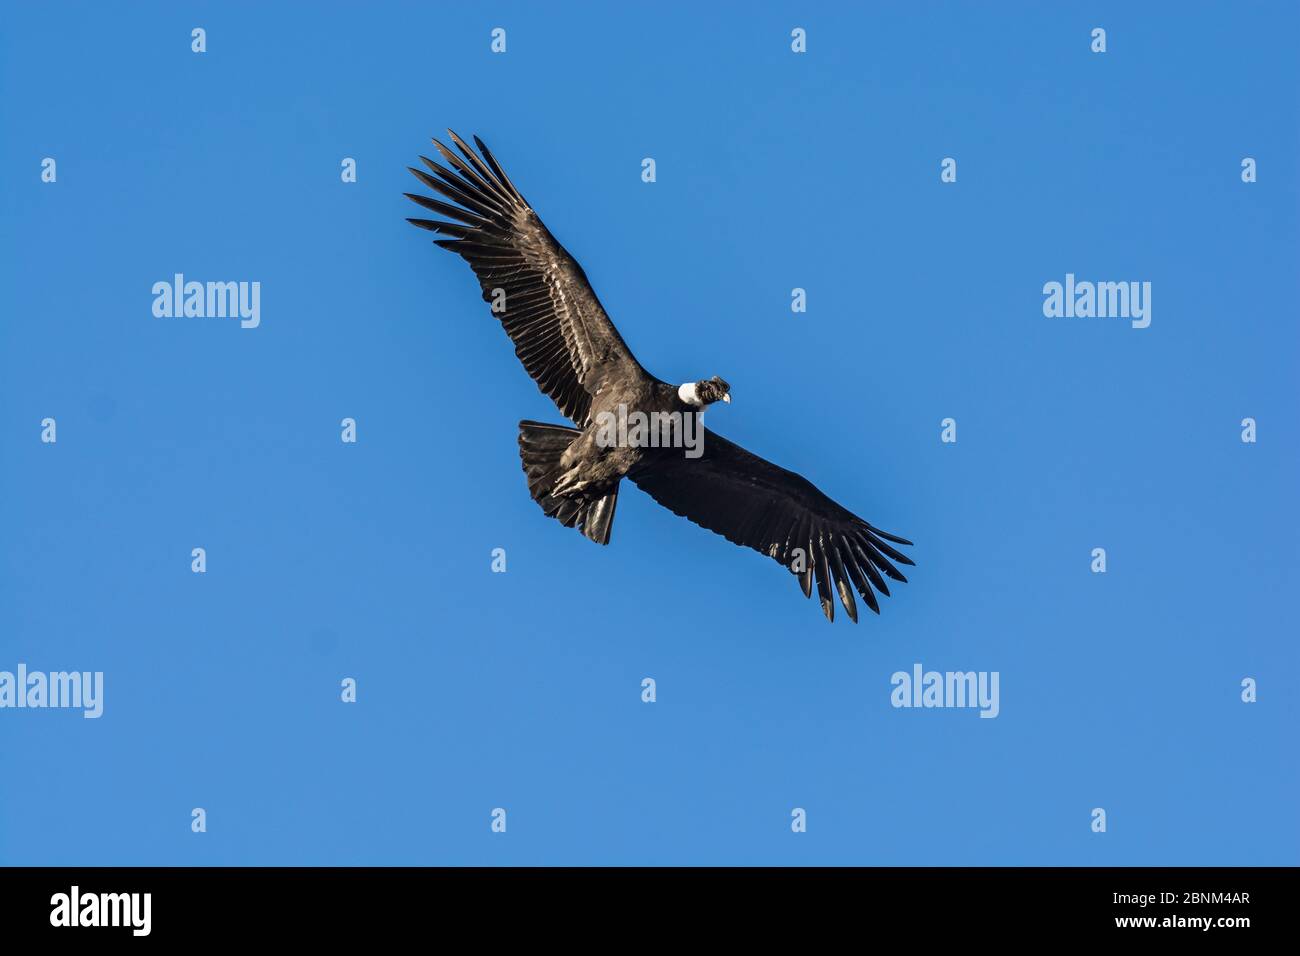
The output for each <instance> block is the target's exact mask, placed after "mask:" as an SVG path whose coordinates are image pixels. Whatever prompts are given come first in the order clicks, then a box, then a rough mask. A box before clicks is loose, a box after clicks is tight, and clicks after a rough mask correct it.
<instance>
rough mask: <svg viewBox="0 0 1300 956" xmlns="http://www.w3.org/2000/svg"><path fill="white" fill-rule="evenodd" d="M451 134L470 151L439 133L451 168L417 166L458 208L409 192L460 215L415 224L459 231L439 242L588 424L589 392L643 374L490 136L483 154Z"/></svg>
mask: <svg viewBox="0 0 1300 956" xmlns="http://www.w3.org/2000/svg"><path fill="white" fill-rule="evenodd" d="M448 133H449V135H450V136H451V141H452V142H453V143H454V144H455V145H456V148H457V149H458V150H460V152H461V155H462V156H463V157H464V158H463V159H462V158H461V156H457V155H456V154H455V153H453V152H452V151H451V150H450V149H448V148H447V147H446V146H443V145H442V143H439V142H438V141H437V140H434V141H433V142H434V145H435V146H436V147H437V148H438V152H439V153H441V154H442V156H443V158H444V159H446V160H447V162H449V163H450V164H451V166H452V168H451V169H448V168H447V167H445V166H442V165H441V164H439V163H436V162H434V161H433V160H431V159H426V158H425V157H423V156H421V157H420V160H421V161H422V162H423V163H424V164H425V165H426V166H427V167H429V170H430V171H431V172H432V173H433V174H434V175H432V176H430V175H429V173H426V172H424V171H423V170H419V169H411V172H412V173H414V174H415V176H416V178H418V179H419V180H420V182H422V183H424V185H426V186H428V187H429V188H430V189H432V190H433V191H434V192H436V193H439V194H440V195H442V196H444V197H445V198H447V199H450V200H451V201H452V202H454V203H456V205H454V206H453V205H450V204H448V203H445V202H441V201H439V200H437V199H432V198H430V197H428V196H417V195H414V194H412V193H407V194H406V195H407V196H408V197H409V198H410V199H413V200H414V201H415V202H417V203H419V204H420V205H421V206H424V207H425V208H426V209H430V210H432V211H433V212H435V213H437V214H438V215H440V216H445V217H447V218H448V219H454V220H456V221H455V222H442V221H437V220H432V219H411V220H409V222H411V223H413V224H414V225H417V226H420V227H421V228H424V229H430V230H432V231H433V232H437V233H441V234H442V235H445V236H450V237H451V238H450V239H436V240H434V241H435V242H436V243H437V244H438V245H440V246H442V247H443V248H444V249H450V250H451V251H452V252H455V253H458V254H459V255H460V256H461V257H462V258H463V259H464V260H465V261H466V262H468V263H469V264H470V267H471V268H472V269H473V270H474V273H475V275H477V276H478V280H479V285H480V286H481V287H482V290H483V299H484V301H486V302H488V303H489V304H491V305H492V306H493V312H494V314H495V315H496V316H497V317H498V318H499V319H500V320H501V324H502V325H503V326H504V327H505V330H506V334H508V335H509V336H510V338H511V340H512V341H513V342H514V344H515V354H516V355H518V356H519V360H520V361H521V362H522V363H523V365H524V368H525V369H527V370H528V374H529V375H531V376H532V377H533V380H534V381H535V382H537V387H538V388H540V389H541V390H542V392H544V393H545V394H546V395H549V396H550V397H551V399H552V400H553V401H554V402H555V404H556V405H558V406H559V408H560V411H562V412H563V413H564V414H565V415H567V416H568V417H569V418H570V419H572V420H573V421H574V422H575V423H577V424H578V425H579V426H585V425H587V424H589V422H590V412H591V398H592V396H593V395H594V394H595V393H596V391H597V390H598V389H599V388H600V387H601V383H602V382H603V381H604V380H605V379H606V378H608V377H610V376H612V375H617V374H619V373H622V374H624V375H627V374H635V373H640V374H645V373H644V371H643V370H642V369H641V366H640V365H639V364H638V363H637V361H636V359H635V358H634V357H633V355H632V352H631V351H630V350H629V349H628V347H627V345H626V344H625V343H624V341H623V338H622V336H620V335H619V334H618V329H616V328H614V324H613V323H612V322H611V321H610V320H609V316H608V315H606V314H605V310H604V308H603V307H602V306H601V304H600V300H599V299H597V298H596V293H595V291H594V290H593V289H592V288H591V284H590V283H589V282H588V281H587V276H586V274H585V273H584V272H583V271H582V267H581V266H579V265H578V263H577V262H576V261H575V260H574V258H573V257H572V256H571V255H569V254H568V252H566V251H565V250H564V247H563V246H561V245H560V244H559V243H558V242H556V241H555V237H554V236H552V235H551V233H550V231H549V230H547V228H546V226H544V225H543V224H542V220H541V219H539V218H538V217H537V213H535V212H533V210H532V207H530V206H529V205H528V203H527V201H526V200H525V199H524V197H523V196H522V195H520V193H519V190H517V189H516V188H515V185H514V183H512V182H511V181H510V178H509V177H508V176H507V175H506V174H505V173H504V172H503V171H502V169H501V167H500V165H499V164H498V163H497V161H496V158H495V157H494V156H493V155H492V153H491V152H489V150H488V148H487V147H486V146H484V145H483V142H482V140H480V139H479V138H478V137H477V136H476V137H474V142H475V144H476V145H477V146H478V148H479V151H480V152H481V153H482V154H483V155H482V158H480V157H479V156H478V155H476V154H475V152H474V151H473V150H472V149H470V148H469V146H467V145H466V144H465V143H464V141H462V140H461V138H460V137H459V136H457V135H456V134H455V133H452V132H451V131H450V130H448ZM435 177H436V178H435Z"/></svg>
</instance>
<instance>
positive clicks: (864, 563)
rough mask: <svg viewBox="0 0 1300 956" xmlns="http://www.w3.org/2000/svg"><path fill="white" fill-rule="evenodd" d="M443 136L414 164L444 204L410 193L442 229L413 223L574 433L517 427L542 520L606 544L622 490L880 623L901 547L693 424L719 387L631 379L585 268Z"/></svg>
mask: <svg viewBox="0 0 1300 956" xmlns="http://www.w3.org/2000/svg"><path fill="white" fill-rule="evenodd" d="M448 134H449V135H450V137H451V141H452V143H453V144H454V145H455V147H456V152H453V151H452V150H451V149H449V148H448V147H446V146H444V145H443V144H442V143H440V142H438V141H437V140H436V139H435V140H434V141H433V143H434V146H435V147H437V150H438V153H439V154H440V155H441V156H442V158H443V159H444V160H445V161H446V163H447V164H448V165H446V166H444V165H442V164H441V163H438V162H435V161H434V160H432V159H428V158H426V157H424V156H421V157H420V160H421V162H422V163H423V164H424V165H425V167H426V168H427V171H425V170H423V169H415V168H411V172H412V173H413V174H414V175H415V177H416V178H417V179H418V180H420V182H421V183H423V184H424V185H425V186H426V187H427V188H428V189H430V190H432V191H433V192H434V193H436V194H438V195H439V196H440V197H442V198H441V199H434V198H432V197H429V196H422V195H416V194H413V193H406V194H405V195H406V196H407V197H408V198H410V199H412V200H414V201H415V202H417V203H419V204H420V205H421V206H423V207H424V208H425V209H428V210H430V211H431V212H433V213H435V214H437V215H438V216H440V217H442V218H441V219H437V220H435V219H414V218H413V219H409V220H408V221H409V222H411V223H412V224H414V225H416V226H419V227H420V228H422V229H428V230H430V231H432V232H434V233H437V234H439V235H441V236H445V237H446V238H443V239H435V240H434V241H435V242H436V243H437V245H439V246H441V247H442V248H444V249H449V250H451V251H452V252H455V253H457V254H458V255H459V256H461V258H463V259H464V260H465V261H466V262H468V263H469V265H470V268H472V269H473V270H474V274H475V275H476V276H477V277H478V281H479V285H480V286H481V288H482V293H483V299H484V301H486V302H488V303H489V304H490V305H491V306H492V312H493V314H494V315H495V316H496V318H497V319H499V320H500V322H501V325H502V326H503V327H504V328H505V331H506V334H507V335H509V336H510V339H511V341H512V342H513V343H514V346H515V354H516V355H517V356H518V357H519V360H520V361H521V362H522V363H523V365H524V368H525V369H527V371H528V374H529V375H531V376H532V378H533V380H534V381H535V382H536V383H537V386H538V388H540V389H541V391H542V392H543V393H544V394H546V395H548V396H549V397H550V398H551V399H552V400H553V401H554V402H555V404H556V406H557V407H558V408H559V410H560V411H561V412H563V413H564V415H565V416H566V417H568V418H569V419H570V420H571V421H572V422H573V423H574V424H575V425H576V426H577V427H576V428H569V427H567V426H564V425H548V424H544V423H541V422H534V421H527V420H525V421H521V422H520V423H519V456H520V458H521V459H522V461H523V469H524V473H525V475H526V476H527V479H528V491H529V493H530V494H531V495H532V497H533V500H534V501H536V502H537V503H538V504H539V505H540V506H541V508H542V511H543V512H545V513H546V514H547V515H548V516H550V517H553V518H556V519H557V520H558V521H559V522H560V523H561V524H563V525H564V526H565V527H570V528H574V527H576V528H577V529H579V530H580V531H581V532H582V533H583V534H584V535H586V536H587V537H588V538H590V539H591V540H592V541H595V542H596V543H598V544H608V543H609V540H610V530H611V528H612V526H613V523H614V509H615V506H616V505H617V504H618V491H619V486H620V484H621V483H622V480H623V479H624V478H627V479H628V480H629V481H631V482H632V483H633V484H635V485H636V486H637V487H639V488H640V489H641V490H642V491H644V492H646V493H647V494H649V495H650V497H651V498H653V499H654V500H655V501H657V502H659V504H661V505H663V506H664V507H665V508H667V509H668V510H669V511H672V512H673V513H674V514H677V515H680V516H681V517H683V518H687V519H689V520H691V521H693V522H694V523H695V524H697V525H700V526H701V527H703V528H707V529H709V530H710V531H714V532H716V533H718V534H720V535H722V536H723V537H725V538H726V539H727V540H728V541H731V542H733V543H735V544H738V545H742V546H744V547H747V548H753V549H754V550H755V551H758V552H760V553H761V554H765V555H767V556H768V557H770V558H772V559H774V560H775V561H777V562H778V563H779V564H781V565H782V566H783V567H785V568H786V569H787V570H788V571H790V572H791V573H792V574H793V575H794V576H795V577H796V579H797V580H798V582H799V586H800V587H801V588H802V589H803V593H804V596H805V597H810V596H811V595H812V585H813V582H814V581H816V584H817V596H818V598H819V600H820V602H821V608H822V611H823V613H825V615H826V618H827V620H830V621H834V620H835V601H834V596H833V592H835V593H838V595H839V598H840V602H841V603H842V604H843V605H844V609H845V611H847V612H848V615H849V617H850V618H852V619H853V620H854V621H855V622H856V621H857V619H858V610H857V602H856V601H855V599H854V597H853V594H854V592H855V591H856V592H857V593H858V594H859V595H860V596H861V597H862V600H863V601H864V602H865V603H866V605H867V606H868V607H869V608H871V610H873V611H875V612H876V613H877V614H879V613H880V605H879V603H878V601H877V599H876V592H879V593H881V594H884V595H888V594H889V587H888V585H887V584H886V583H885V579H886V578H889V579H892V580H894V581H906V580H907V579H906V578H905V577H903V575H902V573H901V572H900V571H899V570H898V568H897V567H896V566H895V565H896V564H904V565H910V564H913V563H914V562H913V561H912V560H911V559H910V558H909V557H907V556H906V555H905V554H903V553H902V552H900V551H899V550H897V548H895V547H894V546H893V545H900V546H906V545H910V544H911V543H912V542H910V541H908V540H906V539H905V538H900V537H897V536H896V535H892V534H888V533H886V532H884V531H881V530H880V529H879V528H876V527H874V526H872V525H870V524H868V523H867V522H865V521H863V520H862V519H861V518H859V517H857V516H856V515H854V514H853V513H852V512H850V511H848V510H847V509H846V508H844V507H842V506H840V505H839V504H836V503H835V502H834V501H832V500H831V499H830V498H828V497H827V496H826V495H824V494H822V492H820V491H819V490H817V488H816V487H815V486H814V485H813V484H812V483H811V482H809V481H808V480H807V479H806V478H804V477H802V476H800V475H797V474H795V473H794V472H792V471H786V470H785V469H784V468H780V467H778V466H777V465H774V464H772V463H771V462H769V461H765V460H764V459H762V458H760V457H758V456H757V455H755V454H753V453H752V452H749V451H746V450H745V449H744V448H741V447H740V446H739V445H737V444H735V443H733V442H730V441H728V440H727V439H725V438H723V437H722V436H721V435H719V434H717V433H716V432H713V431H710V430H708V429H707V428H704V427H703V425H702V424H701V421H700V419H701V418H702V417H703V414H704V411H705V409H707V408H708V407H709V406H711V405H714V404H717V403H719V402H721V403H730V401H731V386H730V385H728V384H727V382H726V381H724V380H723V379H722V378H719V377H718V376H713V377H712V378H708V379H702V380H700V381H696V382H686V383H683V384H681V385H671V384H669V383H667V382H664V381H662V380H660V379H658V378H656V377H655V376H653V375H651V374H650V373H649V372H647V371H646V370H645V369H644V368H642V367H641V364H640V363H639V362H638V361H637V360H636V358H635V357H634V356H633V355H632V351H631V350H630V349H629V348H628V346H627V343H626V342H624V341H623V337H622V336H621V335H619V332H618V329H616V328H615V327H614V323H613V322H611V321H610V318H609V316H608V315H607V314H606V312H605V309H604V307H603V306H601V304H600V300H599V299H598V298H597V297H596V292H595V290H594V289H592V287H591V283H590V282H588V281H587V276H586V274H585V273H584V272H583V271H582V267H581V266H580V265H578V263H577V262H576V261H575V260H574V258H573V257H572V256H571V255H569V253H568V252H566V251H565V249H564V247H563V246H561V245H560V244H559V243H558V242H557V241H556V240H555V237H554V236H552V235H551V233H550V231H549V230H548V229H547V228H546V226H545V225H543V224H542V220H541V219H540V218H538V216H537V213H536V212H534V211H533V208H532V206H530V205H529V204H528V202H527V200H525V199H524V197H523V196H522V195H521V194H520V192H519V190H518V189H517V188H516V187H515V185H514V183H512V182H511V181H510V177H509V176H507V175H506V174H505V171H504V170H503V169H502V168H501V165H500V163H498V162H497V160H496V158H495V157H494V156H493V155H492V153H491V151H489V150H488V148H487V147H486V146H485V145H484V144H483V141H482V140H480V139H479V138H478V137H477V136H476V137H474V143H475V145H476V146H477V147H478V152H477V153H476V152H475V151H474V150H473V149H472V148H470V146H469V145H468V144H466V143H465V142H464V141H463V140H462V139H461V138H460V137H459V136H457V135H456V134H455V133H453V132H451V131H450V130H448ZM408 168H409V167H408ZM447 220H451V221H447ZM638 414H639V415H640V416H641V418H639V419H638V418H637V415H638ZM647 419H648V420H649V421H650V423H651V425H650V427H649V428H648V429H647V428H646V427H644V422H645V421H646V420H647ZM629 422H631V423H632V427H630V428H629V427H627V423H629ZM617 423H622V425H621V426H619V425H618V424H617ZM638 426H640V427H638ZM660 438H662V439H666V440H663V441H657V440H656V439H660ZM692 438H693V439H694V443H693V444H692V442H691V439H692ZM667 439H675V440H667Z"/></svg>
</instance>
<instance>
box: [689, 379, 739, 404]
mask: <svg viewBox="0 0 1300 956" xmlns="http://www.w3.org/2000/svg"><path fill="white" fill-rule="evenodd" d="M677 395H678V397H679V398H680V399H681V400H682V401H683V402H685V403H686V404H687V405H695V406H697V407H699V408H707V407H708V406H709V405H712V404H713V403H714V402H726V403H727V404H728V405H730V404H731V386H730V385H728V384H727V383H726V382H725V381H723V380H722V379H720V378H718V376H716V375H715V376H713V378H706V379H705V380H704V381H702V382H687V383H686V384H685V385H683V386H682V387H681V388H679V389H678V390H677Z"/></svg>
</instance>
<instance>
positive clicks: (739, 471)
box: [628, 428, 914, 621]
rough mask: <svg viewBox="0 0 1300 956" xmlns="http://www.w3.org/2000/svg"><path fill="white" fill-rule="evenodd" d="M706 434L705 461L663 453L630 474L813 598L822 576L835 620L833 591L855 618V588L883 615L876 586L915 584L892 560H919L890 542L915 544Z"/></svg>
mask: <svg viewBox="0 0 1300 956" xmlns="http://www.w3.org/2000/svg"><path fill="white" fill-rule="evenodd" d="M703 431H704V434H703V442H702V445H703V447H702V453H701V455H700V457H698V458H687V457H686V456H685V455H683V454H682V452H681V450H680V449H663V450H661V451H660V452H659V453H658V454H656V455H653V456H651V457H649V458H647V459H645V460H644V463H643V464H642V465H641V466H640V467H638V468H634V469H633V470H632V471H630V472H628V477H629V478H631V479H632V481H633V482H635V483H636V485H637V487H638V488H640V489H641V490H642V491H644V492H646V493H647V494H649V495H650V497H651V498H653V499H654V500H655V501H657V502H659V503H660V504H661V505H663V506H664V507H665V508H667V509H668V510H669V511H671V512H673V513H674V514H677V515H681V516H682V517H683V518H688V519H689V520H691V521H693V522H695V523H696V524H698V525H700V526H701V527H704V528H708V529H709V530H710V531H715V532H717V533H718V534H720V535H722V536H723V537H724V538H726V539H727V540H728V541H730V542H732V543H733V544H739V545H742V546H744V547H747V548H753V549H754V550H755V551H758V552H759V553H760V554H765V555H767V556H768V557H770V558H773V559H775V560H776V561H777V563H779V564H781V565H784V566H785V568H786V569H787V570H789V571H791V572H792V573H794V574H795V575H796V576H797V577H798V578H799V584H800V586H801V587H802V588H803V593H804V594H805V595H811V594H812V582H813V579H814V577H815V578H816V581H817V596H818V598H819V599H820V601H821V607H822V612H823V613H824V614H825V615H826V617H827V618H828V619H830V620H832V621H833V620H834V619H835V599H834V597H833V596H832V594H831V589H832V588H834V589H835V590H836V591H838V592H839V596H840V602H841V603H842V604H843V605H844V610H846V611H848V613H849V617H851V618H852V619H853V620H854V621H856V620H857V619H858V609H857V605H856V602H855V601H854V600H853V591H854V589H856V590H857V592H858V593H859V594H860V595H862V600H864V601H866V602H867V606H868V607H870V608H871V610H873V611H875V612H876V613H877V614H879V613H880V606H879V604H878V602H877V601H876V597H875V594H874V593H873V591H872V588H873V587H874V588H875V590H876V591H879V592H881V593H882V594H885V595H888V594H889V588H888V586H887V585H886V584H885V581H884V578H885V577H889V578H893V579H894V580H895V581H906V580H907V578H905V577H903V575H902V573H900V572H899V570H898V568H896V567H894V565H893V563H891V560H890V559H891V558H892V559H893V561H897V562H898V563H899V564H913V563H914V562H913V561H912V559H911V558H909V557H908V556H907V555H905V554H903V553H902V552H900V551H898V550H897V549H895V548H892V547H890V545H889V544H888V543H887V542H889V541H892V542H894V543H895V544H900V545H910V544H911V543H912V542H910V541H908V540H907V539H906V538H899V537H896V536H895V535H892V534H888V533H886V532H884V531H881V530H880V529H879V528H875V527H872V526H871V525H869V524H867V523H866V522H865V521H863V520H862V519H861V518H859V517H858V516H857V515H855V514H853V513H852V512H850V511H849V510H847V509H846V508H844V507H842V506H840V505H838V504H836V503H835V502H834V501H832V500H831V499H830V498H828V497H827V496H826V495H824V494H823V493H822V492H821V491H819V490H818V489H817V487H816V486H815V485H814V484H813V483H812V482H810V481H808V479H806V478H804V477H803V476H801V475H797V474H795V473H794V472H792V471H787V470H786V469H784V468H781V467H779V466H777V465H774V464H772V463H771V462H770V461H767V460H766V459H763V458H760V457H758V455H755V454H753V453H752V452H748V451H746V450H745V449H743V448H741V447H740V446H739V445H737V444H736V443H734V442H730V441H727V439H725V438H723V437H722V436H721V435H718V434H716V433H715V432H711V431H709V430H708V429H707V428H706V429H704V430H703ZM881 575H884V577H882V576H881Z"/></svg>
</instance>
